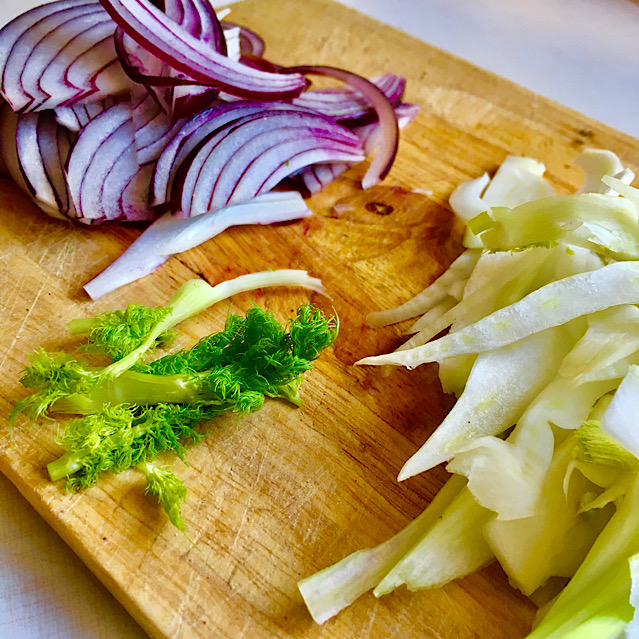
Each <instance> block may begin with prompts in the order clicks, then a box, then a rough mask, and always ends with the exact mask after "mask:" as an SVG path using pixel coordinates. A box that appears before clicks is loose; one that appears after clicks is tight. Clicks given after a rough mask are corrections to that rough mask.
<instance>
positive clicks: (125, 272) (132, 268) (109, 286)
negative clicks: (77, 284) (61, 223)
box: [84, 213, 174, 300]
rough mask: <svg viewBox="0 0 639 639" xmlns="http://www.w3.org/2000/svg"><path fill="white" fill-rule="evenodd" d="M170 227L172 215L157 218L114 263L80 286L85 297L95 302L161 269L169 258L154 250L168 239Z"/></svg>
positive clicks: (159, 247)
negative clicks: (87, 296)
mask: <svg viewBox="0 0 639 639" xmlns="http://www.w3.org/2000/svg"><path fill="white" fill-rule="evenodd" d="M173 226H174V216H173V215H171V214H170V213H165V214H164V215H163V216H161V217H159V218H157V219H156V220H155V221H154V222H153V223H152V224H151V225H150V226H148V227H147V228H146V229H145V230H144V231H143V232H142V234H141V235H140V236H139V237H138V238H137V239H136V240H135V241H134V242H133V243H132V244H131V245H130V246H129V248H127V249H126V251H125V252H124V253H123V254H122V255H121V256H120V257H119V258H118V259H116V260H115V262H113V263H111V264H110V265H109V266H108V267H107V268H106V269H105V270H104V271H102V272H101V273H100V274H99V275H97V276H96V277H94V278H93V279H92V280H91V281H90V282H88V283H87V284H86V285H85V286H84V290H85V291H86V292H87V293H88V294H89V297H91V299H94V300H97V299H99V298H101V297H103V296H104V295H106V294H107V293H110V292H111V291H114V290H116V289H117V288H120V286H124V285H125V284H130V283H131V282H135V281H136V280H139V279H140V278H142V277H144V276H145V275H150V274H151V273H153V272H154V271H156V270H157V269H158V268H159V267H160V266H162V264H164V262H166V260H167V259H168V258H169V256H168V255H160V254H159V253H158V251H159V250H160V249H161V248H162V247H163V246H164V245H165V244H166V243H167V241H168V240H169V239H170V237H171V236H172V232H173Z"/></svg>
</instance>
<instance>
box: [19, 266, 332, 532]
mask: <svg viewBox="0 0 639 639" xmlns="http://www.w3.org/2000/svg"><path fill="white" fill-rule="evenodd" d="M271 286H301V287H304V288H308V289H310V290H314V291H317V292H320V293H323V287H322V285H321V282H320V281H319V280H317V279H315V278H312V277H309V276H308V275H307V274H306V273H305V272H303V271H294V270H280V271H268V272H263V273H253V274H250V275H243V276H240V277H238V278H236V279H234V280H229V281H227V282H222V283H221V284H218V285H217V286H214V287H211V286H209V285H208V284H207V283H206V282H204V281H202V280H190V281H188V282H186V283H185V284H183V285H182V286H181V287H180V289H179V290H178V291H177V293H176V294H175V295H174V297H173V298H172V299H171V300H170V302H169V303H168V304H167V305H166V306H162V307H157V308H149V307H147V306H143V305H130V306H128V307H127V308H126V309H123V310H121V311H108V312H106V313H104V314H102V315H99V316H97V317H93V318H86V319H78V320H73V321H71V322H69V324H68V328H69V331H70V332H71V334H78V335H86V338H87V342H86V344H84V345H83V349H84V351H87V352H90V353H92V354H94V355H96V354H97V355H98V356H100V357H101V358H102V359H104V358H105V357H106V359H107V361H108V364H107V365H103V366H95V365H89V364H88V363H87V362H86V361H84V360H82V359H79V358H78V357H76V356H74V355H71V354H68V353H66V352H56V353H50V352H46V351H44V350H42V349H40V350H38V351H36V352H35V353H33V354H32V355H31V356H30V361H31V365H30V366H29V367H27V369H26V370H25V373H24V376H23V378H22V380H21V382H22V384H23V386H25V387H26V388H27V389H30V390H31V391H32V392H31V394H29V395H27V396H26V397H25V398H23V399H22V400H20V401H19V402H18V403H17V404H16V406H15V408H14V410H13V411H12V413H11V416H10V423H13V422H15V420H16V418H17V416H18V415H19V414H24V415H26V416H27V417H28V418H29V420H30V421H33V420H36V419H38V418H39V417H42V416H45V415H50V414H53V415H61V414H75V415H82V416H83V417H77V418H74V419H72V420H70V421H69V422H68V423H67V424H66V425H65V426H64V428H63V429H61V430H60V434H59V437H58V441H59V443H60V444H61V445H62V447H63V448H64V450H65V452H64V454H63V455H62V456H61V457H60V458H59V459H57V460H54V461H52V462H51V463H49V464H48V470H49V475H50V477H51V480H52V481H58V480H61V479H65V478H66V486H67V488H68V489H79V488H87V487H90V486H93V485H94V484H95V483H96V482H97V481H98V480H99V478H100V476H101V475H102V473H105V472H110V473H118V472H121V471H123V470H126V469H127V468H131V467H134V468H137V469H138V470H140V471H141V472H142V473H144V475H145V476H146V479H147V489H146V490H147V492H148V493H149V494H151V495H152V496H154V497H156V498H157V500H158V501H159V502H160V503H161V504H162V506H163V507H164V509H165V511H166V513H167V515H168V517H169V519H170V521H171V522H172V523H173V524H174V525H175V526H176V527H177V528H178V529H179V530H181V531H182V532H185V530H186V526H185V523H184V521H183V519H182V516H181V511H180V504H181V502H182V501H183V500H184V499H185V498H186V487H185V486H184V484H183V483H182V482H181V480H180V479H179V478H178V477H177V476H176V475H175V474H174V473H173V472H172V471H171V470H170V469H169V468H168V467H159V466H157V465H155V464H153V463H152V461H153V459H154V458H155V457H157V455H159V454H160V453H167V452H173V453H176V454H177V455H178V456H179V457H180V458H182V459H183V458H184V454H185V452H186V447H187V446H188V445H189V444H193V443H197V442H199V441H201V440H202V439H203V438H204V436H205V435H206V432H207V430H206V429H207V428H208V426H209V425H210V424H209V422H210V420H212V419H214V418H215V417H219V416H221V415H224V414H226V413H237V414H240V415H244V414H247V413H251V412H253V411H256V410H259V409H260V408H261V407H262V405H263V403H264V401H265V399H266V398H267V397H279V398H281V399H283V400H286V401H288V402H290V403H292V404H293V405H296V406H299V405H300V404H301V399H300V396H299V389H300V384H301V383H302V377H303V375H304V373H305V372H306V371H308V370H310V369H311V368H312V366H313V364H312V362H313V361H314V360H316V359H317V358H318V357H319V356H320V354H321V353H322V351H323V350H324V349H325V348H327V347H328V346H330V345H331V344H332V343H333V341H334V340H335V338H336V336H337V330H338V327H337V320H336V318H326V317H325V316H324V315H323V314H322V312H321V311H320V310H319V309H317V308H315V307H314V306H311V305H310V304H307V305H304V306H302V307H300V308H299V309H298V310H297V313H296V315H295V317H294V318H291V320H290V322H289V323H288V326H287V327H284V326H282V325H281V324H280V323H279V322H278V321H277V320H276V319H275V317H274V316H273V315H272V314H271V313H268V312H266V311H264V310H262V309H261V308H259V307H257V306H255V307H252V308H250V309H249V310H248V311H247V313H246V316H245V317H242V316H240V315H229V317H228V319H227V322H226V326H225V327H224V330H222V331H220V332H219V333H214V334H212V335H209V336H208V337H205V338H203V339H201V340H200V341H199V342H198V343H197V344H196V345H195V346H193V347H192V348H191V349H190V350H186V351H177V352H174V353H169V354H167V355H164V356H163V357H160V358H158V359H155V360H154V361H150V362H148V361H146V359H145V356H147V355H148V354H149V353H150V351H151V350H152V349H154V348H155V347H156V346H158V345H163V344H166V343H167V342H169V341H170V340H171V339H172V330H173V327H174V326H176V325H177V324H179V323H180V322H182V321H184V320H185V319H187V318H189V317H191V316H193V315H195V314H196V313H199V312H201V311H203V310H204V309H206V308H208V307H209V306H211V305H213V304H215V303H217V302H219V301H221V300H224V299H226V298H228V297H230V296H232V295H235V294H238V293H242V292H245V291H250V290H254V289H257V288H264V287H271Z"/></svg>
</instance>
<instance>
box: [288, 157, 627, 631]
mask: <svg viewBox="0 0 639 639" xmlns="http://www.w3.org/2000/svg"><path fill="white" fill-rule="evenodd" d="M578 162H579V164H580V166H581V167H582V168H583V170H584V174H585V179H584V182H583V185H582V187H581V189H579V191H578V192H577V193H574V194H570V195H563V194H556V193H555V192H554V190H553V188H552V187H551V185H550V183H549V182H547V181H546V180H545V179H544V177H543V174H544V171H545V168H544V166H543V165H542V164H541V163H539V162H536V161H534V160H531V159H528V158H521V157H508V158H507V159H506V160H505V161H504V163H503V164H502V166H501V167H500V168H499V170H498V171H497V173H496V174H495V175H494V177H493V178H492V179H490V178H489V177H488V176H487V175H484V176H482V177H480V178H478V179H476V180H473V181H472V182H469V183H466V184H463V185H461V186H459V187H458V188H457V189H456V190H455V191H454V192H453V194H452V196H451V199H450V202H451V207H452V208H453V210H454V212H455V213H456V214H457V215H458V216H459V217H460V218H461V219H462V220H464V221H465V222H466V227H467V232H466V236H465V240H464V244H465V246H466V249H465V251H464V252H463V253H462V254H461V255H460V257H459V258H458V259H457V260H456V261H455V262H454V263H453V264H452V265H451V267H450V268H449V269H448V270H447V271H446V272H445V273H444V274H443V275H442V276H441V277H439V278H438V279H437V280H436V281H435V282H434V283H433V284H432V285H431V286H429V287H428V288H427V289H425V290H424V291H423V292H422V293H420V294H419V295H417V296H416V297H415V298H413V299H411V300H409V301H407V302H406V303H405V304H404V305H402V306H401V307H399V308H396V309H391V310H389V311H384V312H380V313H374V314H372V315H371V316H369V318H368V320H369V324H370V325H371V326H383V325H386V324H391V323H394V322H399V321H403V320H407V319H409V318H418V319H417V320H416V321H415V323H414V324H413V326H412V327H411V328H410V329H409V332H410V333H412V337H411V338H410V339H409V340H408V341H407V342H406V343H405V344H404V345H403V346H401V347H400V348H399V349H398V350H397V351H395V352H393V353H388V354H384V355H379V356H373V357H367V358H365V359H363V360H361V361H360V362H359V364H360V365H365V364H366V365H383V366H388V365H396V366H397V365H403V366H406V367H408V368H414V367H416V366H419V365H421V364H424V363H428V362H438V364H439V374H440V379H441V383H442V386H443V388H444V390H445V391H446V392H449V393H454V394H455V395H456V396H457V398H458V399H457V402H456V404H455V405H454V407H453V409H452V410H451V411H450V413H449V414H448V415H447V417H446V418H445V419H444V421H443V422H442V423H441V424H440V425H439V427H438V428H437V429H436V430H435V432H434V433H433V434H432V435H431V436H430V438H429V439H428V440H427V441H426V442H425V444H424V445H423V446H422V447H421V448H420V449H419V450H418V451H416V452H415V454H414V455H413V456H412V457H411V458H410V459H409V460H408V461H407V462H406V464H405V465H404V467H403V468H402V470H401V472H400V475H399V478H400V479H405V478H408V477H411V476H413V475H415V474H417V473H421V472H425V471H427V470H429V469H431V468H433V467H434V466H436V465H438V464H440V463H442V462H444V463H446V464H447V466H446V468H447V470H448V471H450V473H452V476H451V478H450V479H449V480H448V482H447V483H446V484H445V485H444V487H443V488H442V489H441V491H440V493H439V494H438V495H437V497H436V498H435V499H434V500H433V501H432V503H431V504H430V505H429V506H428V507H427V508H426V509H425V511H424V512H423V513H422V514H421V515H420V516H419V517H418V518H417V519H416V520H415V521H413V522H412V523H411V524H410V525H409V526H408V527H407V528H405V529H404V530H402V531H401V532H399V533H398V534H397V535H396V536H395V537H393V538H391V539H389V540H388V541H386V542H385V543H383V544H381V545H380V546H377V547H376V548H372V549H367V550H362V551H358V552H356V553H354V554H353V555H350V556H348V557H346V558H345V559H343V560H342V561H340V562H339V563H337V564H335V565H333V566H330V567H328V568H326V569H324V570H322V571H321V572H319V573H317V574H315V575H312V576H310V577H308V578H306V579H304V580H303V581H301V582H300V584H299V585H300V590H301V592H302V595H303V597H304V599H305V601H306V604H307V606H308V608H309V610H310V612H311V614H312V615H313V617H314V619H315V620H316V621H317V622H319V623H322V622H324V621H326V620H327V619H329V618H330V617H332V616H333V615H335V614H337V613H338V612H339V611H340V610H341V609H343V608H344V607H345V606H347V605H349V604H350V603H352V602H353V601H354V600H355V599H356V598H357V597H359V596H360V595H362V594H363V593H365V592H367V591H368V590H371V589H372V590H373V592H374V594H375V595H376V596H380V595H382V594H385V593H388V592H390V591H391V590H393V589H394V588H397V587H398V586H401V585H406V586H407V587H408V589H410V590H418V589H423V588H434V587H437V586H441V585H443V584H445V583H447V582H449V581H451V580H453V579H457V578H460V577H463V576H464V575H467V574H469V573H471V572H473V571H475V570H478V569H480V568H482V567H483V566H485V565H487V564H488V563H490V562H492V561H494V560H497V561H498V562H499V563H500V564H501V566H502V567H503V569H504V571H505V572H506V574H507V575H508V578H509V581H510V583H511V584H512V585H513V586H514V587H515V588H517V589H519V590H520V591H521V592H522V593H524V594H525V595H527V596H530V597H531V598H532V600H533V601H535V602H536V603H538V604H539V605H540V611H539V614H538V618H537V619H536V622H535V626H534V628H533V630H532V632H531V634H530V635H529V636H530V637H531V638H533V637H534V638H535V639H541V638H550V637H552V638H554V639H557V638H559V637H562V638H563V637H580V638H585V637H593V638H595V637H596V638H597V639H608V638H612V637H626V638H627V639H628V638H634V639H636V638H637V637H639V621H638V619H639V613H636V610H637V609H638V607H639V599H637V592H639V590H638V588H639V473H638V471H639V434H638V433H639V429H638V428H637V423H638V421H637V420H639V309H638V305H639V252H638V247H639V189H636V188H634V187H632V186H630V184H631V182H632V180H633V179H634V174H633V173H632V171H630V170H629V169H626V168H624V167H623V165H622V164H621V162H620V160H619V159H618V158H617V156H616V155H614V154H613V153H611V152H608V151H599V150H592V151H588V152H585V153H584V154H583V155H582V156H581V157H580V158H579V159H578ZM445 329H447V332H446V334H444V335H443V336H442V337H438V338H437V339H433V338H435V337H436V336H437V335H438V334H440V333H441V332H442V331H444V330H445Z"/></svg>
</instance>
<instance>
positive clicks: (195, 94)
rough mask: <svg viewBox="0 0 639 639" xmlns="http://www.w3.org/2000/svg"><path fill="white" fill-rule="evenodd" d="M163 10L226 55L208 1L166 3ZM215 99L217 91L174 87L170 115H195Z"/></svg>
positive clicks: (222, 33)
mask: <svg viewBox="0 0 639 639" xmlns="http://www.w3.org/2000/svg"><path fill="white" fill-rule="evenodd" d="M174 5H179V6H174ZM164 11H165V13H166V15H167V16H168V17H169V18H171V19H172V20H174V21H175V22H177V23H178V24H180V25H182V26H183V27H184V28H185V29H186V30H187V31H189V33H191V34H192V35H194V36H195V37H196V38H198V39H200V40H202V41H203V42H205V43H206V44H207V45H210V46H211V47H213V49H215V50H216V51H217V52H218V53H220V54H221V55H228V46H227V33H226V32H225V31H224V30H223V29H222V25H221V24H220V21H219V20H218V18H217V14H216V13H215V10H214V9H213V7H212V6H211V5H210V4H209V2H208V1H206V0H204V1H203V0H170V1H169V2H165V5H164ZM236 59H237V60H239V56H238V58H236ZM173 75H175V74H173ZM216 98H217V90H216V89H211V88H210V87H202V86H177V87H175V88H174V89H173V96H172V109H173V114H174V116H175V117H176V118H182V117H187V116H192V115H195V114H196V113H198V112H199V111H202V110H203V109H205V108H207V107H209V106H210V105H211V103H212V102H213V101H214V100H215V99H216Z"/></svg>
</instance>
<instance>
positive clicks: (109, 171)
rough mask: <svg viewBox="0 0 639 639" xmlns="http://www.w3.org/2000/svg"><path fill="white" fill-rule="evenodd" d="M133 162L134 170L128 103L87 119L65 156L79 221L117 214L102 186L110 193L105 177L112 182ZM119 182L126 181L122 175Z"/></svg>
mask: <svg viewBox="0 0 639 639" xmlns="http://www.w3.org/2000/svg"><path fill="white" fill-rule="evenodd" d="M123 156H124V160H122V157H123ZM118 162H119V164H118ZM133 164H135V167H136V170H137V156H136V155H135V137H134V129H133V121H132V112H131V106H130V105H129V104H128V103H120V104H116V105H114V106H112V107H111V108H110V109H107V110H106V111H104V112H103V113H102V114H100V115H99V116H98V117H96V118H95V119H94V120H92V121H91V122H89V124H88V125H87V126H86V127H85V128H84V129H83V130H82V131H81V132H80V135H79V136H78V139H77V141H76V143H75V146H74V147H73V149H72V151H71V154H70V156H69V161H68V168H67V182H68V185H69V192H70V194H71V198H72V200H73V202H74V204H75V208H76V210H77V212H78V216H79V217H80V218H81V219H82V221H85V222H90V221H96V220H104V219H117V218H118V217H119V215H118V213H117V211H118V209H117V208H115V210H114V209H113V202H112V201H111V200H109V199H108V198H105V197H104V193H105V189H106V193H107V194H108V193H111V192H112V191H111V190H110V188H109V185H107V184H106V182H107V179H108V178H109V177H110V178H111V182H113V181H114V179H115V175H122V173H127V171H130V170H132V166H133ZM123 165H124V166H123ZM114 168H115V169H116V171H115V172H114ZM122 182H124V183H123V184H122ZM119 183H120V184H122V187H124V186H125V185H126V184H127V183H128V180H124V178H122V179H120V180H119ZM118 197H119V193H118ZM116 202H117V198H116ZM108 207H111V208H110V210H108V211H107V210H106V208H108Z"/></svg>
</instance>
